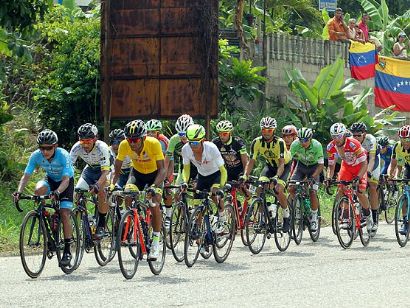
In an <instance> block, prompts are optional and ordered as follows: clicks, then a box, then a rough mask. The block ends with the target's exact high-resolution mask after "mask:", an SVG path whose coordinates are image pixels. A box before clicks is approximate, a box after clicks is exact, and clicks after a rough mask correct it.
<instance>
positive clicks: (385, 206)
mask: <svg viewBox="0 0 410 308" xmlns="http://www.w3.org/2000/svg"><path fill="white" fill-rule="evenodd" d="M387 177H388V176H387V175H386V174H383V175H381V177H380V181H379V185H378V186H377V191H378V194H379V204H380V206H379V215H382V213H383V212H384V218H385V220H386V222H387V223H388V224H391V223H392V222H393V221H394V217H395V209H396V206H397V200H398V199H399V190H398V187H397V185H394V184H393V183H391V182H390V181H388V180H387Z"/></svg>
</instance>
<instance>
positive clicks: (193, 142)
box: [189, 140, 201, 147]
mask: <svg viewBox="0 0 410 308" xmlns="http://www.w3.org/2000/svg"><path fill="white" fill-rule="evenodd" d="M189 144H190V145H193V146H194V147H196V146H198V145H200V144H201V140H197V141H189Z"/></svg>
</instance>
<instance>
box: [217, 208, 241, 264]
mask: <svg viewBox="0 0 410 308" xmlns="http://www.w3.org/2000/svg"><path fill="white" fill-rule="evenodd" d="M225 219H226V221H225V223H224V226H223V231H222V232H215V242H214V245H213V250H214V257H215V260H216V262H218V263H223V262H224V261H225V260H226V259H227V258H228V256H229V253H230V252H231V249H232V245H233V241H234V239H235V227H236V221H235V210H234V208H233V207H232V205H225Z"/></svg>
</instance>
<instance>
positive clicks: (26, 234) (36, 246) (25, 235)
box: [19, 211, 47, 278]
mask: <svg viewBox="0 0 410 308" xmlns="http://www.w3.org/2000/svg"><path fill="white" fill-rule="evenodd" d="M19 246H20V258H21V263H22V264H23V268H24V271H25V272H26V273H27V275H28V276H29V277H31V278H37V277H38V276H39V275H40V274H41V272H42V271H43V269H44V264H45V263H46V256H47V235H46V227H45V225H44V221H42V220H41V219H40V216H39V215H38V214H37V212H36V211H30V212H28V213H27V214H26V216H25V217H24V219H23V223H22V224H21V229H20V243H19Z"/></svg>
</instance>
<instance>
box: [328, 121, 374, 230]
mask: <svg viewBox="0 0 410 308" xmlns="http://www.w3.org/2000/svg"><path fill="white" fill-rule="evenodd" d="M346 130H347V129H346V126H345V125H344V124H343V123H334V124H333V125H332V126H331V127H330V135H331V136H332V139H333V140H332V141H331V142H330V143H329V144H328V145H327V156H328V161H329V168H328V171H327V180H326V183H329V181H330V180H331V179H332V178H333V174H334V171H335V162H336V154H338V156H339V157H340V158H341V159H342V164H341V167H340V171H339V174H338V180H339V181H354V182H356V183H359V189H358V191H357V197H358V198H359V202H360V204H361V205H362V207H363V213H364V216H365V218H366V222H367V231H368V232H371V229H372V225H373V219H372V215H370V209H369V207H370V205H369V199H368V198H367V196H366V187H367V156H366V151H365V150H364V149H363V147H362V145H361V144H360V142H359V141H357V140H356V139H354V138H352V137H346ZM337 194H338V196H341V195H343V185H339V187H338V193H337Z"/></svg>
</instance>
